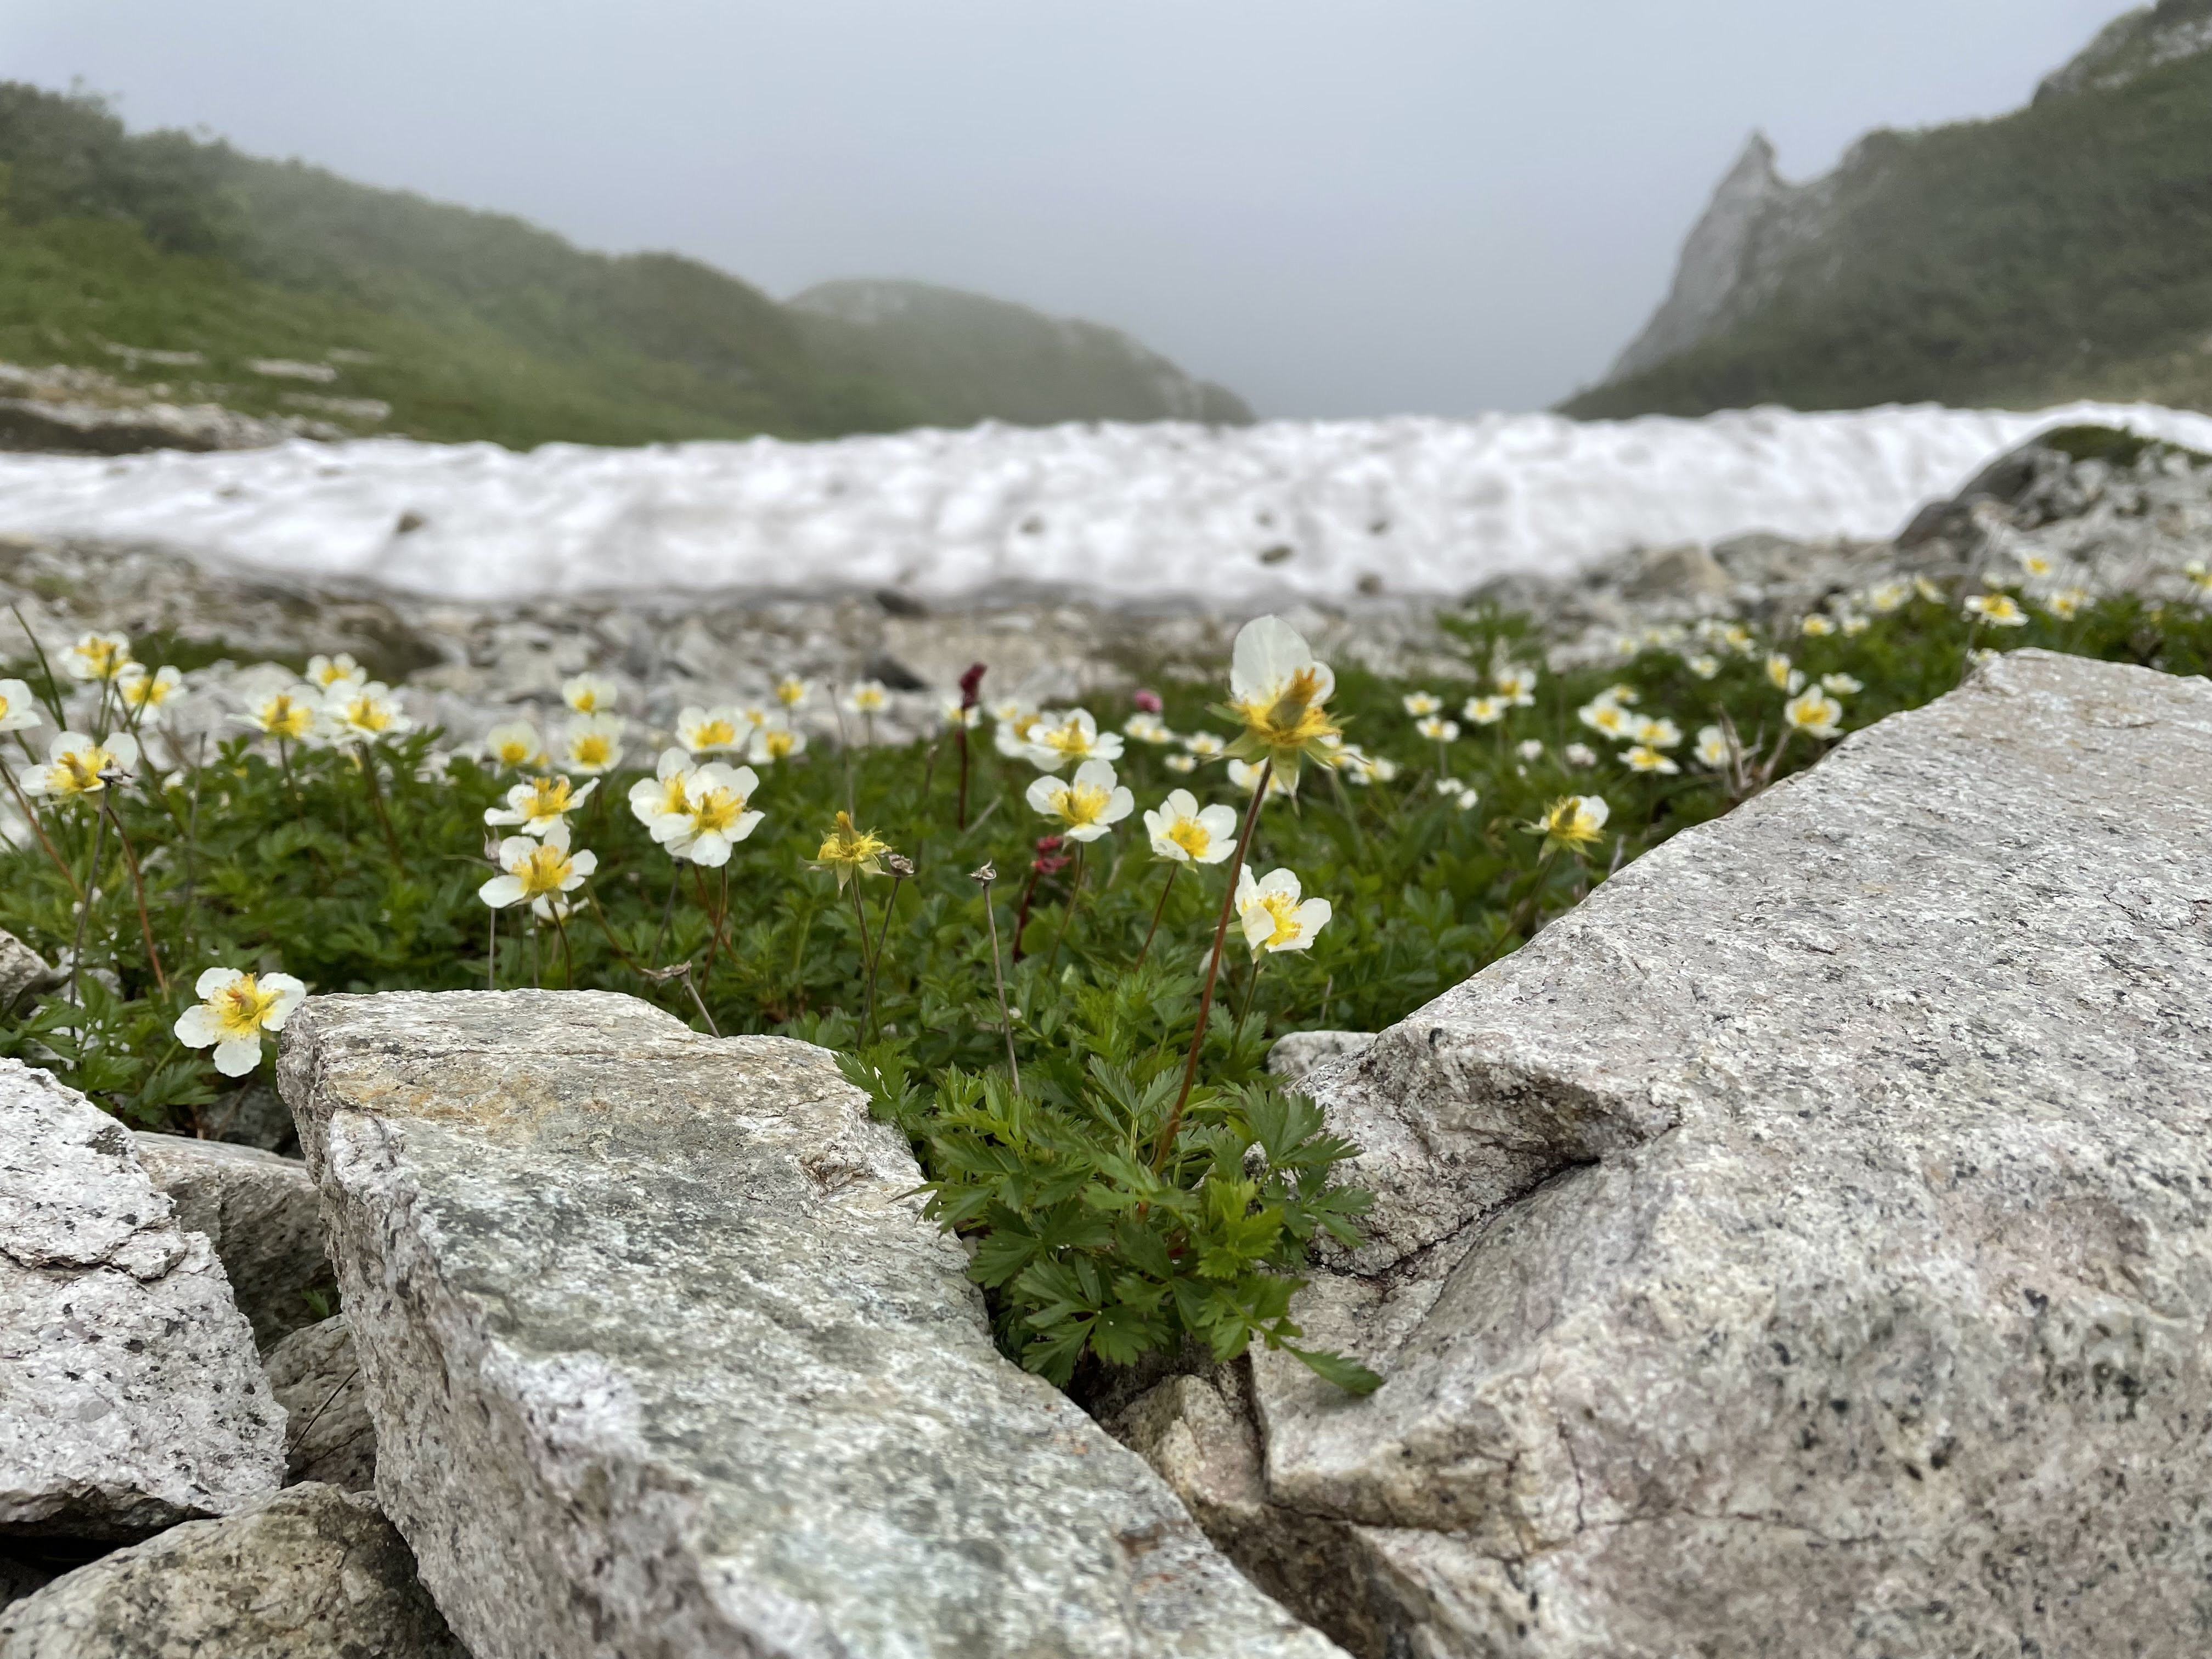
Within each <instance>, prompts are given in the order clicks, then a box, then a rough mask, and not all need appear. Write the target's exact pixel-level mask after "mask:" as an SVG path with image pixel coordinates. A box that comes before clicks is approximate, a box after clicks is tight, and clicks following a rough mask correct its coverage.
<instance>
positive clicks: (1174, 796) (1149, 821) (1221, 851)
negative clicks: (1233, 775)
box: [1145, 789, 1237, 864]
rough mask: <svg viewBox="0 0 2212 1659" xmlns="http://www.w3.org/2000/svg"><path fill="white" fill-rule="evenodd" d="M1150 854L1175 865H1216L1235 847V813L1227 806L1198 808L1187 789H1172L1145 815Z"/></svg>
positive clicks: (1193, 796)
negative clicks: (1154, 808) (1149, 840)
mask: <svg viewBox="0 0 2212 1659" xmlns="http://www.w3.org/2000/svg"><path fill="white" fill-rule="evenodd" d="M1145 829H1146V833H1147V834H1148V835H1150V836H1151V837H1152V851H1153V853H1154V854H1156V855H1157V856H1158V857H1160V858H1164V859H1168V860H1172V861H1173V862H1175V863H1176V864H1219V863H1220V862H1221V861H1222V860H1225V859H1226V858H1227V857H1228V856H1229V855H1230V854H1231V853H1233V852H1235V851H1236V850H1237V814H1236V812H1235V811H1234V810H1232V809H1231V808H1230V807H1226V806H1218V805H1216V806H1206V807H1201V806H1200V805H1199V804H1198V798H1197V797H1196V796H1195V795H1194V794H1192V793H1190V791H1189V790H1188V789H1171V790H1170V791H1169V792H1168V798H1167V799H1165V800H1164V801H1162V802H1161V803H1160V805H1159V807H1158V810H1157V811H1151V812H1147V813H1146V814H1145Z"/></svg>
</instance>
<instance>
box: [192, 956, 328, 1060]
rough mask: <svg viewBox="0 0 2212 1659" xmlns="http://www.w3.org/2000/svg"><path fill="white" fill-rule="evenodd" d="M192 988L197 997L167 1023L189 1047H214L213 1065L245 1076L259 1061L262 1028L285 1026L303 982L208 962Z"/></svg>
mask: <svg viewBox="0 0 2212 1659" xmlns="http://www.w3.org/2000/svg"><path fill="white" fill-rule="evenodd" d="M192 992H193V994H194V995H196V996H197V997H198V998H199V1001H198V1002H197V1003H195V1004H194V1005H193V1006H191V1007H189V1008H187V1009H185V1012H183V1013H181V1014H179V1015H178V1016H177V1023H176V1024H175V1025H174V1026H173V1027H172V1028H171V1029H172V1030H173V1031H174V1032H175V1033H176V1038H177V1041H178V1042H181V1043H183V1044H184V1045H185V1048H213V1049H214V1050H215V1068H216V1070H217V1071H218V1072H221V1073H222V1074H223V1075H224V1076H225V1077H244V1076H245V1075H246V1073H248V1072H250V1071H252V1069H253V1068H254V1067H255V1066H258V1065H260V1063H261V1038H262V1036H263V1034H264V1033H274V1032H277V1031H281V1030H283V1029H284V1022H285V1021H286V1020H288V1019H289V1018H291V1017H292V1011H293V1010H294V1009H295V1008H296V1007H298V1006H300V1004H301V1001H302V1000H305V998H306V997H307V987H306V986H304V985H302V984H301V983H300V981H298V980H296V979H294V978H293V977H292V975H289V974H269V975H264V976H263V977H261V978H258V979H257V978H256V977H255V976H254V975H252V974H247V973H241V972H240V970H239V969H235V968H210V969H208V970H207V971H206V972H205V973H204V974H202V975H200V976H199V980H198V982H197V983H196V984H195V985H194V986H193V987H192Z"/></svg>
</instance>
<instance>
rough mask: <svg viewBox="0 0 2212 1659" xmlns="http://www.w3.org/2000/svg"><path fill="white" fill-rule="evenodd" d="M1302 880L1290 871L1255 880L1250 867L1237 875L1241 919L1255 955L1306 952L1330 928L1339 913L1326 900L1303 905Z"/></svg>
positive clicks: (1269, 873)
mask: <svg viewBox="0 0 2212 1659" xmlns="http://www.w3.org/2000/svg"><path fill="white" fill-rule="evenodd" d="M1298 894H1299V886H1298V878H1297V876H1296V875H1294V874H1292V873H1291V872H1290V871H1288V870H1270V871H1269V872H1267V874H1266V875H1264V876H1262V877H1261V878H1260V879H1259V880H1257V881H1255V880H1253V879H1252V870H1251V866H1249V865H1248V866H1245V867H1244V868H1243V869H1241V870H1239V871H1238V872H1237V921H1239V922H1240V923H1242V924H1243V928H1244V943H1245V944H1246V945H1247V946H1249V948H1250V950H1251V951H1252V953H1253V955H1255V956H1257V955H1258V954H1259V953H1260V952H1261V951H1268V952H1270V953H1274V952H1279V951H1303V950H1304V949H1305V948H1306V947H1307V946H1308V945H1311V944H1312V943H1313V942H1314V936H1315V935H1316V933H1320V932H1321V930H1322V928H1323V927H1327V926H1328V919H1329V917H1330V916H1332V915H1334V914H1335V912H1334V910H1333V909H1332V908H1330V906H1329V902H1328V900H1327V899H1325V898H1310V899H1307V900H1305V901H1304V902H1303V903H1301V902H1299V898H1298Z"/></svg>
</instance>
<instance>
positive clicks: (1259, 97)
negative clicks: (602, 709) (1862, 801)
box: [0, 0, 2121, 416]
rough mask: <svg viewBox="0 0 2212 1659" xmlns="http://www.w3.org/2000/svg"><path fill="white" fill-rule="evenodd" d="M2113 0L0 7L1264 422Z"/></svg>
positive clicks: (303, 142) (738, 261)
mask: <svg viewBox="0 0 2212 1659" xmlns="http://www.w3.org/2000/svg"><path fill="white" fill-rule="evenodd" d="M2119 9H2121V7H2120V6H2119V4H2118V0H1851V3H1849V4H1837V3H1832V0H1831V3H1823V4H1817V5H1816V4H1813V3H1809V0H1664V3H1662V0H1534V3H1531V0H1510V3H1508V0H1113V3H1109V4H1098V3H1088V4H1078V3H1074V0H785V3H781V4H775V5H770V4H764V3H759V0H377V3H374V4H368V5H362V4H343V3H332V0H321V3H316V0H307V3H302V0H184V3H180V0H0V78H12V79H21V80H30V81H35V82H41V83H44V84H46V85H50V86H57V87H58V86H63V85H66V84H67V83H68V82H70V81H71V80H72V79H74V78H77V77H82V80H83V81H84V82H86V83H87V84H88V86H90V87H91V88H94V90H97V91H100V92H103V93H108V94H113V95H114V96H115V97H116V98H117V100H118V102H119V105H120V107H121V110H122V112H123V114H124V116H125V118H126V119H127V120H129V121H130V123H131V125H132V126H133V127H148V126H171V125H174V126H187V127H199V128H205V129H208V130H210V131H213V132H216V133H219V134H222V135H223V136H225V137H228V138H230V139H231V140H233V141H234V143H237V144H239V145H240V147H241V148H243V149H248V150H251V151H254V152H257V153H260V154H264V155H297V156H300V157H301V158H303V159H305V160H307V161H314V162H318V163H320V164H322V165H324V166H327V167H332V168H335V169H337V171H338V172H340V173H346V174H348V175H349V176H351V177H353V178H356V179H363V180H366V181H368V182H371V183H374V184H379V185H397V186H403V187H404V188H407V189H410V190H415V191H421V192H422V193H423V194H425V195H428V196H432V197H439V198H441V199H443V200H447V201H453V202H459V203H465V204H469V205H471V206H477V207H486V208H497V209H501V210H507V211H510V212H514V213H520V214H521V215H523V216H526V217H528V218H530V219H532V220H535V221H537V222H538V223H540V224H543V225H545V226H548V227H550V228H553V229H555V230H557V231H559V232H561V233H562V234H565V235H567V236H568V237H571V238H573V239H574V240H576V241H579V242H581V243H584V244H586V245H587V246H592V247H599V248H605V249H610V250H616V251H621V250H628V249H634V248H648V247H649V248H673V249H676V250H678V251H680V252H685V253H690V254H693V255H696V256H697V257H698V258H703V259H706V260H709V261H711V262H712V263H714V264H717V265H720V266H722V267H723V268H724V269H726V270H731V271H733V272H735V273H737V274H738V275H739V276H744V277H746V278H748V279H749V280H750V281H752V282H755V283H759V284H761V285H762V286H763V287H765V288H767V289H769V290H770V291H771V292H773V293H775V294H778V295H785V294H789V293H792V292H793V291H795V290H796V289H800V288H803V287H805V285H806V284H807V283H812V282H816V281H818V280H821V279H822V278H824V277H830V276H914V277H921V278H925V279H927V280H929V281H933V282H939V283H951V284H954V285H956V286H958V287H962V288H969V289H979V290H981V291H983V292H986V293H990V294H995V295H1003V296H1005V297H1006V298H1009V299H1014V300H1019V301H1024V303H1027V304H1030V305H1034V306H1037V307H1042V308H1043V309H1046V310H1049V311H1055V312H1060V313H1066V314H1070V315H1076V316H1083V317H1089V318H1092V319H1097V320H1098V321H1101V322H1107V323H1111V324H1114V325H1117V326H1120V327H1122V328H1125V329H1127V330H1128V331H1131V332H1132V333H1133V334H1135V335H1137V336H1138V337H1139V338H1141V339H1143V340H1144V341H1146V343H1149V344H1151V345H1152V346H1154V347H1156V348H1157V349H1160V350H1162V351H1164V352H1166V353H1167V354H1168V355H1170V356H1172V357H1174V358H1176V360H1177V361H1178V362H1182V364H1183V365H1184V366H1185V367H1187V368H1190V369H1192V370H1194V372H1197V373H1199V374H1205V375H1206V376H1209V377H1211V378H1212V379H1216V380H1221V381H1223V382H1224V383H1225V384H1226V385H1229V386H1233V387H1235V388H1236V389H1237V391H1239V392H1243V394H1244V395H1245V396H1246V397H1247V398H1249V399H1250V400H1251V401H1252V403H1253V404H1255V406H1257V407H1258V408H1259V409H1260V410H1261V412H1262V413H1264V414H1269V415H1286V416H1291V415H1297V416H1331V415H1376V414H1389V413H1400V412H1406V411H1418V412H1424V413H1434V414H1449V415H1463V414H1472V413H1474V412H1476V411H1479V410H1486V409H1529V408H1536V407H1541V406H1542V405H1544V404H1549V403H1551V402H1553V400H1555V399H1557V398H1560V397H1562V396H1564V395H1565V394H1566V393H1567V392H1570V391H1571V390H1572V389H1574V388H1575V387H1576V386H1578V385H1581V384H1583V382H1585V381H1587V380H1590V379H1592V378H1594V377H1595V375H1596V374H1599V373H1600V372H1601V371H1602V369H1603V368H1604V367H1605V365H1606V364H1607V362H1609V361H1610V360H1611V358H1612V356H1613V354H1614V352H1615V351H1617V350H1618V349H1620V346H1621V345H1622V344H1623V343H1625V342H1626V340H1627V338H1628V337H1629V336H1630V335H1632V333H1633V332H1634V331H1636V329H1637V328H1638V327H1639V326H1640V325H1641V324H1642V322H1643V320H1644V318H1645V317H1646V316H1647V315H1648V314H1649V313H1650V310H1651V308H1652V307H1653V306H1655V305H1656V303H1657V301H1658V300H1659V298H1660V297H1661V295H1662V293H1663V291H1664V289H1665V287H1666V284H1667V282H1668V278H1669V277H1670V276H1671V274H1672V272H1673V268H1674V255H1675V252H1676V250H1677V248H1678V247H1679V246H1680V241H1681V238H1682V236H1683V234H1684V233H1685V232H1686V230H1687V229H1688V228H1689V225H1690V223H1691V222H1692V219H1693V218H1694V217H1695V216H1696V215H1697V213H1698V212H1699V210H1700V209H1701V208H1702V207H1703V205H1704V204H1705V199H1706V197H1707V196H1708V195H1709V194H1710V192H1711V188H1712V186H1713V184H1714V183H1715V181H1716V180H1717V179H1718V177H1719V175H1720V173H1722V171H1723V169H1724V168H1725V167H1727V165H1728V164H1729V161H1732V160H1733V159H1734V157H1735V154H1736V152H1737V151H1738V149H1740V148H1741V145H1742V143H1743V142H1744V139H1745V137H1747V135H1748V134H1749V133H1750V131H1752V130H1753V128H1764V129H1765V131H1767V133H1768V134H1769V135H1770V136H1771V137H1772V138H1773V139H1774V141H1775V142H1776V143H1777V144H1778V146H1779V147H1780V149H1781V152H1782V164H1783V167H1784V171H1785V172H1787V173H1790V175H1791V176H1792V177H1802V176H1804V175H1807V174H1809V173H1818V172H1820V171H1823V170H1825V169H1826V167H1829V166H1830V165H1831V164H1832V162H1833V161H1834V160H1835V159H1836V157H1837V156H1838V154H1839V153H1840V152H1841V151H1842V150H1843V149H1844V147H1845V146H1846V145H1847V144H1849V143H1850V141H1851V140H1852V139H1853V138H1854V137H1857V135H1858V134H1859V133H1861V132H1863V131H1865V130H1866V129H1868V128H1869V127H1872V126H1876V125H1926V124H1929V123H1933V122H1939V121H1946V120H1954V119H1959V118H1966V117H1972V116H1979V115H1988V114H1992V113H1996V112H2000V111H2002V110H2005V109H2008V108H2010V107H2013V106H2015V105H2017V104H2019V103H2021V102H2023V101H2024V100H2026V99H2027V96H2028V94H2030V93H2031V92H2032V91H2033V88H2034V86H2035V82H2037V81H2038V80H2039V78H2040V77H2041V76H2042V75H2043V74H2045V72H2046V71H2048V70H2051V69H2052V68H2055V67H2056V66H2057V64H2059V63H2061V62H2062V61H2063V60H2064V59H2065V58H2068V57H2069V56H2071V55H2072V54H2073V52H2075V51H2076V50H2077V49H2078V48H2079V47H2080V46H2081V45H2082V44H2083V42H2085V41H2086V40H2087V38H2088V37H2089V36H2090V34H2091V33H2093V32H2094V30H2095V28H2096V27H2098V26H2099V25H2100V23H2102V22H2103V21H2106V19H2107V18H2109V17H2111V16H2112V15H2116V13H2117V12H2118V10H2119Z"/></svg>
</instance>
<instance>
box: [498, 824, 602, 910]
mask: <svg viewBox="0 0 2212 1659" xmlns="http://www.w3.org/2000/svg"><path fill="white" fill-rule="evenodd" d="M499 867H500V868H501V870H503V871H505V872H507V873H506V874H504V875H499V876H494V877H493V878H491V879H490V880H489V881H488V882H486V883H484V884H483V886H481V887H479V888H477V897H478V898H480V899H482V900H483V902H485V903H486V904H489V906H491V908H493V909H495V910H504V909H506V908H507V907H508V906H509V905H513V904H527V905H529V906H530V908H531V910H532V913H533V914H534V915H536V916H537V917H538V920H539V921H554V920H555V919H556V917H558V916H562V915H567V914H568V907H567V906H566V905H565V904H562V902H561V895H562V894H563V893H573V892H574V891H575V890H577V889H578V888H579V887H581V886H582V885H583V884H584V878H585V877H586V876H588V875H590V874H591V873H592V871H594V870H596V869H598V868H599V858H598V855H597V854H592V853H583V852H579V853H576V854H573V855H572V854H570V853H569V851H568V825H567V824H565V823H556V824H555V825H554V826H553V827H552V828H551V829H548V830H547V831H546V832H545V835H544V838H543V839H542V840H533V839H532V838H531V837H530V836H508V837H507V839H506V840H505V841H503V842H500V844H499ZM556 907H558V908H556Z"/></svg>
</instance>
